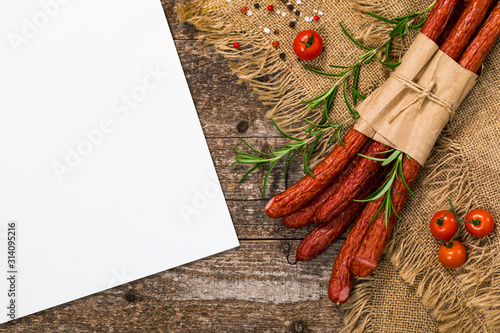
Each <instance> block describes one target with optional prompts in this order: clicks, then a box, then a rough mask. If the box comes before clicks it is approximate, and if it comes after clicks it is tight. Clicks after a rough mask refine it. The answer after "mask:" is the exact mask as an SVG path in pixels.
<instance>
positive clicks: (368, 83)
mask: <svg viewBox="0 0 500 333" xmlns="http://www.w3.org/2000/svg"><path fill="white" fill-rule="evenodd" d="M255 3H259V5H260V8H259V9H256V8H254V4H255ZM291 3H292V4H293V6H294V8H296V9H297V10H299V11H300V12H301V13H302V14H303V16H302V17H299V16H296V15H295V14H294V13H293V12H290V11H289V10H288V9H287V7H286V3H282V2H280V1H278V0H271V1H266V2H260V1H259V0H251V1H249V0H230V1H229V2H228V1H227V0H197V1H194V2H189V3H188V4H186V5H183V6H180V7H179V14H180V17H181V19H182V20H184V21H187V22H191V23H193V24H194V25H195V26H196V27H197V28H198V30H199V32H200V33H199V37H200V38H203V39H204V40H206V41H207V42H208V43H210V44H212V45H214V46H215V48H216V50H217V51H218V52H219V53H221V54H223V55H224V56H225V57H226V58H228V60H229V62H230V66H231V68H232V69H233V71H234V73H235V74H236V75H237V76H238V77H239V78H240V79H241V80H242V81H244V82H246V83H247V84H248V85H249V86H250V87H251V88H252V89H253V90H254V91H255V93H256V94H257V95H258V96H259V97H260V98H261V99H262V101H263V102H264V103H265V104H269V105H272V106H273V107H274V108H273V110H272V111H271V112H270V114H269V116H272V117H274V118H275V119H277V120H278V122H279V123H280V124H281V125H282V126H283V127H285V128H287V130H289V131H291V132H294V131H296V129H297V120H298V119H300V118H302V117H303V116H306V115H307V116H308V117H310V118H312V119H314V118H316V119H317V118H318V117H319V116H320V112H321V111H322V109H321V108H319V109H318V110H316V111H314V113H312V114H307V110H305V109H304V107H303V106H301V105H299V104H298V103H299V102H300V101H303V100H305V99H307V98H311V97H314V96H317V95H318V94H320V93H323V92H325V91H326V90H327V89H330V88H331V87H332V86H333V85H334V84H335V82H336V80H337V79H336V78H330V77H325V76H320V75H317V74H314V73H311V72H308V71H306V70H304V69H303V68H302V65H303V64H305V62H303V61H300V60H298V59H297V57H296V56H295V54H294V53H293V51H292V49H291V47H290V45H291V44H292V41H293V39H294V37H295V36H296V34H297V33H298V32H300V31H302V30H305V29H313V30H316V31H318V32H319V33H320V35H321V36H323V41H324V44H325V48H324V51H323V53H322V54H321V55H320V56H319V57H318V58H317V59H315V60H313V61H310V62H308V65H311V66H313V67H316V68H318V69H322V70H326V71H328V67H327V65H328V64H338V65H349V64H352V63H353V62H354V61H355V59H356V58H357V57H358V56H359V55H361V54H362V53H363V51H362V50H361V49H360V48H358V47H356V46H354V45H353V43H352V42H350V41H349V40H348V39H347V37H346V36H345V35H344V34H343V33H342V32H341V29H340V26H339V22H342V23H344V25H345V26H346V27H347V28H348V29H349V30H350V31H351V32H352V33H353V34H354V35H355V36H356V37H357V38H360V39H362V40H364V41H365V42H366V43H372V45H374V46H375V45H378V42H379V41H380V40H381V39H380V38H382V37H383V36H386V34H387V31H388V29H389V28H390V27H388V26H387V25H384V24H381V23H379V22H377V23H375V24H374V22H373V20H367V19H366V16H364V15H361V14H360V11H359V10H370V11H374V12H377V13H380V14H383V15H386V16H388V17H396V16H398V15H404V14H406V13H407V11H406V10H407V9H408V10H413V11H417V10H421V9H424V8H426V7H427V6H428V5H429V4H430V1H420V0H388V1H377V0H356V2H355V3H350V2H349V1H345V0H344V1H343V0H302V3H300V1H299V4H297V1H296V0H294V1H293V2H291ZM270 4H272V5H273V6H274V12H272V13H270V12H268V11H267V10H266V7H267V6H268V5H270ZM241 7H247V8H248V9H249V10H250V11H251V12H252V14H251V15H250V16H249V15H243V14H242V13H241V12H240V8H241ZM278 10H279V11H280V13H279V14H278V13H277V11H278ZM314 10H316V12H315V11H314ZM318 11H320V12H322V14H323V15H319V16H320V20H319V21H317V22H316V21H314V22H306V21H305V19H304V18H305V17H306V16H308V17H312V16H314V15H318ZM283 12H285V13H286V15H285V16H283V15H282V13H283ZM293 18H295V19H297V22H296V26H295V28H290V27H289V22H290V19H293ZM265 28H267V29H265ZM268 29H269V30H268ZM276 29H277V30H279V32H278V34H274V30H276ZM266 31H270V33H267V32H266ZM274 40H277V41H279V43H280V47H279V48H277V49H275V48H274V47H273V46H272V45H271V42H272V41H274ZM234 42H238V43H240V45H241V47H240V48H239V49H235V48H234V47H233V46H232V45H233V43H234ZM409 42H411V38H408V39H407V40H406V41H405V42H404V43H402V44H401V45H399V46H397V47H395V48H394V49H393V51H392V52H393V54H392V55H393V56H394V58H397V57H398V56H400V55H401V53H402V52H404V49H405V47H406V46H407V45H408V44H409ZM282 52H284V53H285V54H286V59H285V60H284V61H283V60H282V59H280V57H279V54H280V53H282ZM499 56H500V47H499V46H498V45H496V46H495V47H494V48H493V50H492V51H491V53H490V55H489V56H488V58H487V60H486V63H485V67H484V69H483V72H482V76H481V78H480V80H479V82H478V83H477V85H476V86H475V87H474V89H473V90H472V92H471V93H470V94H469V96H468V97H467V98H466V99H465V101H464V102H463V103H462V105H461V107H460V108H459V109H458V110H457V113H456V115H455V116H454V117H453V119H452V120H451V122H450V124H449V125H448V126H447V128H445V131H444V132H443V135H442V136H441V137H440V139H439V140H438V143H437V145H436V147H435V149H434V152H433V154H432V155H431V157H430V159H429V160H428V162H427V164H426V166H425V168H423V170H422V171H421V173H420V175H419V178H418V181H417V183H416V184H415V186H414V192H415V194H416V198H410V199H409V200H408V201H407V204H406V207H405V209H404V213H403V216H402V217H403V219H404V222H403V223H399V224H398V226H397V228H396V230H395V232H394V237H393V241H392V243H391V245H390V247H389V249H388V251H386V254H385V257H384V259H383V260H382V262H381V263H380V265H379V267H378V268H377V270H376V271H375V273H374V274H373V276H371V277H370V278H369V279H366V280H363V281H357V283H356V287H355V290H354V292H353V295H352V298H351V299H350V301H349V302H348V303H347V304H345V305H344V306H343V307H342V308H343V310H344V311H345V322H346V325H347V329H348V330H355V331H358V332H363V331H365V332H419V333H420V332H436V331H438V330H439V331H443V332H500V258H499V257H498V256H497V254H500V248H499V246H500V244H499V241H498V240H499V235H498V228H495V230H494V231H493V233H492V235H491V236H490V237H488V238H486V239H475V238H473V237H470V236H469V237H467V236H466V235H465V236H463V237H462V239H463V241H464V242H465V244H466V246H467V250H468V259H467V262H466V264H465V265H464V266H463V268H460V269H455V270H447V269H445V268H443V267H442V266H441V265H440V264H439V262H438V258H437V250H438V248H439V244H440V243H439V242H438V241H437V240H436V239H434V238H433V237H432V235H431V233H430V232H429V227H428V224H429V220H430V218H431V217H432V215H433V214H434V213H435V212H436V211H437V210H439V209H445V208H447V204H446V201H445V199H446V198H447V197H448V196H450V197H451V198H452V199H453V201H454V203H455V206H456V207H457V208H458V211H459V213H460V214H464V213H466V212H467V211H468V210H469V209H470V208H471V207H474V208H475V207H481V208H485V209H488V210H489V211H490V212H491V213H492V214H493V216H496V217H499V216H500V188H499V185H498V184H499V182H500V145H499V138H500V116H499V113H498V109H499V108H500V58H499ZM387 75H388V72H387V70H386V69H383V68H381V66H380V65H378V64H375V63H373V64H369V65H366V66H363V67H362V69H361V75H360V87H359V90H360V91H361V92H362V93H365V94H368V93H370V92H371V91H372V90H373V89H374V88H376V87H377V86H379V85H380V84H381V83H382V82H383V81H384V80H385V78H386V77H387ZM330 117H331V119H332V120H334V121H341V120H345V119H348V118H349V113H348V111H347V109H346V107H345V104H344V103H343V101H342V95H341V94H338V96H337V99H336V100H335V102H334V106H333V108H332V111H331V113H330ZM324 147H325V146H323V148H324ZM326 149H328V147H326ZM324 153H325V151H320V152H319V154H318V155H319V156H321V155H322V154H324ZM325 269H330V267H325ZM325 294H326V290H325Z"/></svg>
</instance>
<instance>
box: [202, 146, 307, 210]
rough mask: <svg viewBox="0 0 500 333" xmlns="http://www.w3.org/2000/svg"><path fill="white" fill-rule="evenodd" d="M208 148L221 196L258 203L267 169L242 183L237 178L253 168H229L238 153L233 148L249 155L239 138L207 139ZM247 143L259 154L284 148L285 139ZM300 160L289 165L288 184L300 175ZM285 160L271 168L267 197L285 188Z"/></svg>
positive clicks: (257, 171)
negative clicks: (219, 183)
mask: <svg viewBox="0 0 500 333" xmlns="http://www.w3.org/2000/svg"><path fill="white" fill-rule="evenodd" d="M207 142H208V146H209V148H210V152H211V154H212V158H213V160H214V163H215V167H216V169H217V173H218V175H219V179H220V181H221V185H222V189H223V191H224V195H225V197H226V199H228V200H259V199H262V187H263V183H264V178H265V176H266V173H267V170H268V169H267V166H265V167H262V168H260V169H258V170H256V171H254V172H253V173H252V174H250V175H249V176H248V177H247V178H246V179H245V180H244V181H243V182H242V183H239V180H240V178H241V177H242V176H243V175H244V174H245V172H247V171H248V170H249V169H250V168H251V167H252V166H253V165H237V166H234V167H231V164H233V163H234V162H235V158H236V155H237V154H238V153H237V151H236V150H235V149H234V148H233V147H232V146H235V147H237V148H239V149H241V150H244V151H248V152H250V151H251V150H250V149H249V148H248V147H246V146H245V144H244V143H243V142H241V141H240V140H239V139H238V138H216V139H213V138H207ZM247 142H248V143H249V144H251V145H252V146H254V147H255V148H257V149H259V150H261V151H267V150H268V149H279V148H283V147H284V145H285V143H286V142H287V140H286V139H285V138H248V139H247ZM300 159H301V157H300V156H298V157H297V160H295V161H293V163H291V164H290V167H289V170H288V181H289V184H294V183H296V182H297V181H299V180H300V179H301V178H302V177H303V176H304V172H303V170H302V168H303V167H302V165H303V164H302V163H301V160H300ZM283 167H284V161H280V162H279V163H278V164H276V166H275V168H274V169H273V171H272V173H271V175H270V177H269V182H268V188H267V195H266V196H267V197H268V198H271V197H272V196H273V195H275V194H277V193H279V192H282V191H283V190H284V189H285V186H284V180H283Z"/></svg>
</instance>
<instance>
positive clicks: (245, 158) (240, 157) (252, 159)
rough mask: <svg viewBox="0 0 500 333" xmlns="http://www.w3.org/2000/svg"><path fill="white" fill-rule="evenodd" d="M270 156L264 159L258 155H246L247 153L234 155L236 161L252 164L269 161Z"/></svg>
mask: <svg viewBox="0 0 500 333" xmlns="http://www.w3.org/2000/svg"><path fill="white" fill-rule="evenodd" d="M272 160H273V159H272V158H269V159H266V158H262V157H258V156H248V155H238V156H236V161H238V162H240V163H243V164H253V163H261V162H266V163H268V162H270V161H272Z"/></svg>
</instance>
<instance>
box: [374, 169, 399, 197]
mask: <svg viewBox="0 0 500 333" xmlns="http://www.w3.org/2000/svg"><path fill="white" fill-rule="evenodd" d="M395 178H396V174H392V175H391V176H390V177H389V178H388V179H387V181H386V182H385V183H384V185H382V186H381V187H380V189H379V190H380V191H379V192H378V193H377V191H375V192H374V193H377V194H376V195H374V196H371V195H370V196H369V197H370V199H371V200H377V199H378V198H380V197H382V195H384V194H385V193H387V192H389V191H390V190H391V187H392V184H393V183H394V179H395Z"/></svg>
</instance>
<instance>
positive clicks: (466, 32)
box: [441, 0, 493, 60]
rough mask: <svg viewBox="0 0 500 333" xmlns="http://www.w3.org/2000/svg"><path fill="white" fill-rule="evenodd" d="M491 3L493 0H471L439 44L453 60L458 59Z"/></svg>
mask: <svg viewBox="0 0 500 333" xmlns="http://www.w3.org/2000/svg"><path fill="white" fill-rule="evenodd" d="M492 3H493V0H471V1H470V2H469V4H468V5H467V7H466V8H465V10H464V12H463V13H462V15H460V18H459V19H458V21H457V23H456V24H455V26H454V27H453V29H452V30H451V33H450V35H449V36H448V38H446V40H445V41H444V42H443V45H441V51H443V52H444V53H446V54H447V55H448V56H450V58H452V59H453V60H458V58H460V55H461V54H462V52H463V51H464V50H465V48H466V47H467V44H468V43H469V40H470V38H471V37H472V35H474V32H476V30H477V28H478V27H479V25H480V24H481V22H483V19H484V18H485V17H486V14H487V13H488V10H489V8H490V7H491V4H492Z"/></svg>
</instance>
